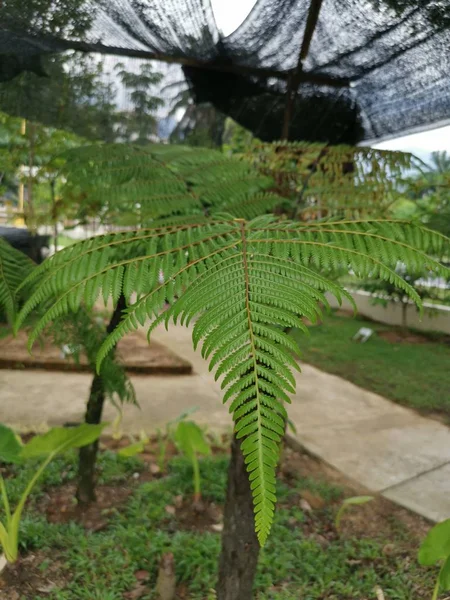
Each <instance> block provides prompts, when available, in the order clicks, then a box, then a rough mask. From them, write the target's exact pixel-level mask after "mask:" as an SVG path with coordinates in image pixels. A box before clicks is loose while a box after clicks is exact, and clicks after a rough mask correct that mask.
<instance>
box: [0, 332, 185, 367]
mask: <svg viewBox="0 0 450 600" xmlns="http://www.w3.org/2000/svg"><path fill="white" fill-rule="evenodd" d="M27 342H28V334H27V332H26V331H19V333H18V334H17V336H16V337H13V336H7V337H3V338H1V339H0V369H46V370H48V371H75V372H87V371H89V372H90V371H91V368H90V367H89V364H88V362H87V359H86V357H85V356H84V355H81V356H80V360H79V361H78V362H75V361H74V360H73V359H72V358H70V357H68V358H64V357H63V356H62V353H61V348H59V347H57V346H54V345H53V344H52V343H51V342H50V341H49V340H44V342H43V343H41V344H37V343H36V344H35V347H34V348H33V354H32V355H30V354H29V352H28V350H27ZM117 354H118V356H119V358H120V359H121V360H122V363H123V364H124V365H125V368H126V370H127V371H128V372H130V373H139V374H144V375H189V374H191V373H192V365H191V364H190V363H189V362H188V361H186V360H184V359H183V358H181V357H179V356H177V355H176V354H175V353H174V352H172V351H171V350H169V349H168V348H166V347H165V346H163V345H162V344H158V342H154V341H152V342H151V343H150V344H149V343H148V342H147V338H146V336H145V335H144V334H143V333H141V332H139V331H136V332H133V333H130V334H128V335H127V336H125V337H124V338H123V339H122V340H121V341H120V342H119V344H118V346H117Z"/></svg>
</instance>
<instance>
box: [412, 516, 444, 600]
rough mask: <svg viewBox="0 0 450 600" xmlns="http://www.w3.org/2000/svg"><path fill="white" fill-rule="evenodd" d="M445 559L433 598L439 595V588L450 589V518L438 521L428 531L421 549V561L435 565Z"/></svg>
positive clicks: (434, 599)
mask: <svg viewBox="0 0 450 600" xmlns="http://www.w3.org/2000/svg"><path fill="white" fill-rule="evenodd" d="M441 561H444V562H443V564H442V566H441V569H440V571H439V575H438V577H437V581H436V586H435V589H434V594H433V600H436V599H437V597H438V595H439V590H442V591H447V590H450V519H447V520H446V521H443V522H442V523H438V524H437V525H435V526H434V527H432V529H430V531H429V532H428V535H427V537H426V538H425V539H424V541H423V542H422V544H421V546H420V549H419V563H420V564H421V565H425V566H428V565H434V564H436V563H439V562H441Z"/></svg>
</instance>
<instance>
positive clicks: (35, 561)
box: [0, 552, 70, 600]
mask: <svg viewBox="0 0 450 600" xmlns="http://www.w3.org/2000/svg"><path fill="white" fill-rule="evenodd" d="M43 563H45V567H46V568H45V572H44V571H43V569H42V568H39V567H40V566H42V565H43ZM68 578H70V574H68V573H67V572H66V570H65V569H64V565H63V563H62V562H61V561H60V560H59V559H58V556H57V555H56V556H55V555H52V558H51V560H48V559H47V557H46V556H45V554H44V552H32V553H31V554H28V555H27V556H25V557H21V558H19V560H18V561H17V562H16V563H15V564H13V565H7V566H6V567H5V569H4V571H3V572H2V574H1V576H0V600H22V598H34V597H35V596H36V595H38V594H39V595H42V596H46V595H47V594H49V593H50V592H51V591H52V590H53V589H55V588H59V587H63V586H64V584H65V583H66V582H67V581H68Z"/></svg>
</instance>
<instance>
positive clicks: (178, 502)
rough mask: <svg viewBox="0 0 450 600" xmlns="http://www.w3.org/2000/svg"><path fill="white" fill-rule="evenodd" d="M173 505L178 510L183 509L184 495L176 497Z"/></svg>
mask: <svg viewBox="0 0 450 600" xmlns="http://www.w3.org/2000/svg"><path fill="white" fill-rule="evenodd" d="M173 503H174V505H175V507H176V508H181V507H182V506H183V495H182V494H180V495H179V496H175V498H174V499H173Z"/></svg>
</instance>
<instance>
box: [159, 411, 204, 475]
mask: <svg viewBox="0 0 450 600" xmlns="http://www.w3.org/2000/svg"><path fill="white" fill-rule="evenodd" d="M197 410H198V407H197V406H192V407H191V408H188V409H187V410H185V411H184V412H182V413H181V414H180V415H179V416H178V417H176V418H175V419H173V420H172V421H168V422H167V424H166V430H165V432H164V433H163V432H162V431H161V430H160V429H157V430H156V434H157V438H158V467H159V468H160V470H161V471H165V469H166V454H167V446H168V444H169V441H170V440H173V426H174V425H177V424H178V423H179V422H180V421H182V420H183V419H186V417H189V416H190V415H192V414H193V413H195V412H196V411H197Z"/></svg>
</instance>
